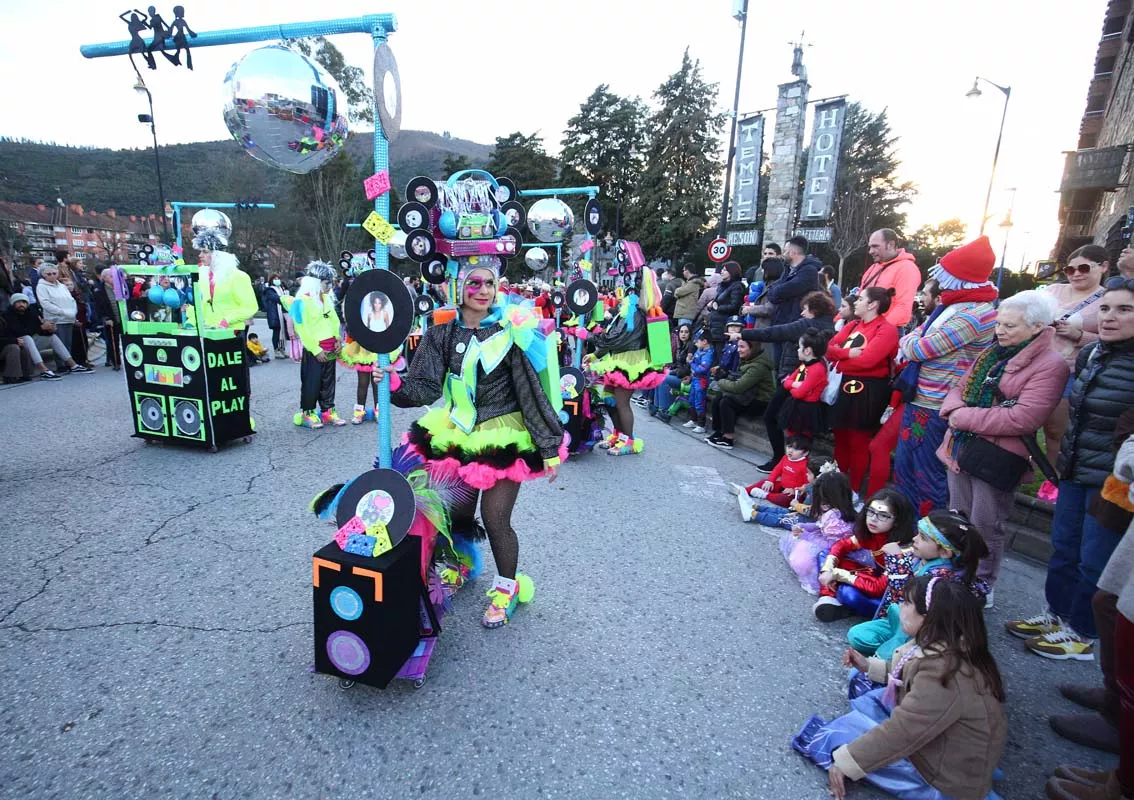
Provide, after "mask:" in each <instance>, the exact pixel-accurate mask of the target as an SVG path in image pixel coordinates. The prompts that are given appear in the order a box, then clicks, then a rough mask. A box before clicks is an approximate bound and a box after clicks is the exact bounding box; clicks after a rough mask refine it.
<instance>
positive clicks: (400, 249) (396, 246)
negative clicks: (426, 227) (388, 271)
mask: <svg viewBox="0 0 1134 800" xmlns="http://www.w3.org/2000/svg"><path fill="white" fill-rule="evenodd" d="M386 247H388V248H389V249H390V258H397V259H403V258H409V256H407V255H406V233H405V231H394V233H393V235H392V236H391V237H390V241H389V242H387V244H386Z"/></svg>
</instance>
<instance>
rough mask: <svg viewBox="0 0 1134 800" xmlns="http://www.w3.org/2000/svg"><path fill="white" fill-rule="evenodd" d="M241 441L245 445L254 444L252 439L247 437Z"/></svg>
mask: <svg viewBox="0 0 1134 800" xmlns="http://www.w3.org/2000/svg"><path fill="white" fill-rule="evenodd" d="M241 441H242V442H244V444H252V437H251V436H245V437H244V438H243V439H241Z"/></svg>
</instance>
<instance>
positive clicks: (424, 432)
mask: <svg viewBox="0 0 1134 800" xmlns="http://www.w3.org/2000/svg"><path fill="white" fill-rule="evenodd" d="M489 261H490V259H485V258H481V259H478V262H479V263H477V264H472V263H469V262H462V265H461V269H460V272H459V274H458V280H457V297H458V298H459V303H460V306H459V312H458V314H457V318H456V319H454V320H452V321H450V322H448V323H445V324H443V325H435V326H433V327H431V328H429V330H427V331H426V332H425V335H424V336H423V337H422V339H421V343H420V344H419V345H418V352H417V354H416V355H415V357H414V359H413V363H412V364H411V366H410V369H409V371H408V372H407V374H406V376H405V378H404V380H403V382H402V384H401V386H400V388H398V389H397V390H396V391H392V392H391V394H390V400H391V402H392V403H394V405H396V406H398V407H401V408H408V407H413V406H427V405H430V404H431V403H433V402H435V401H436V400H437V399H438V398H440V397H442V396H444V398H445V404H444V406H442V407H440V408H436V409H433V410H431V411H429V412H427V413H426V414H425V416H423V417H422V418H421V419H419V420H418V421H417V422H415V423H413V425H412V426H411V428H410V431H409V433H408V434H407V442H408V443H409V444H410V445H412V446H413V448H414V449H415V450H416V451H417V452H418V453H420V454H421V456H422V457H423V458H424V459H425V461H426V463H427V464H428V469H429V471H430V474H431V477H432V479H434V480H436V479H438V478H442V477H444V476H456V477H458V478H460V479H461V480H462V481H463V482H464V483H465V484H467V485H468V486H469V487H471V489H473V490H474V491H472V492H470V494H469V498H470V499H469V500H468V502H466V503H462V504H461V505H460V506H458V507H454V508H452V509H450V515H451V517H452V528H453V530H454V531H455V532H460V531H468V530H469V529H470V528H473V529H476V528H478V527H479V526H477V525H476V524H475V522H474V521H473V515H474V513H475V511H476V505H477V500H478V495H479V501H480V512H481V518H482V519H483V521H484V528H485V529H487V535H488V542H489V546H490V547H491V548H492V556H493V558H494V559H495V561H496V572H497V576H496V579H495V581H494V582H493V585H492V588H491V589H490V590H489V591H488V593H487V594H488V598H489V604H488V608H487V610H486V611H485V612H484V618H483V620H482V622H483V624H484V626H485V627H486V628H499V627H502V626H503V625H506V624H507V623H508V621H509V620H510V619H511V617H512V613H513V612H514V610H515V608H516V605H517V602H527V600H529V599H530V598H531V595H532V594H533V593H534V587H533V585H532V583H531V579H530V578H528V577H527V576H525V575H521V574H519V573H517V572H516V565H517V561H518V555H519V543H518V540H517V537H516V531H515V530H514V529H513V528H512V510H513V508H514V506H515V504H516V498H517V497H518V495H519V492H520V483H521V482H523V481H528V480H532V479H534V478H539V477H543V476H547V477H548V478H549V479H550V480H554V479H555V477H556V475H557V474H558V471H559V464H560V463H561V461H562V460H563V459H565V458H566V457H567V447H566V443H565V439H564V435H563V428H562V426H561V425H560V422H559V417H558V415H557V414H556V412H555V410H554V408H553V407H552V405H551V401H550V400H549V399H548V395H547V389H546V388H545V387H544V386H543V385H542V384H541V382H540V377H539V375H538V374H537V373H538V370H539V369H540V368H541V367H542V366H543V365H544V364H545V361H546V355H547V351H546V348H545V349H544V350H542V351H541V350H540V348H539V347H538V346H537V345H538V343H539V342H540V341H541V339H540V337H539V335H538V333H537V327H538V317H539V314H538V311H536V309H535V308H534V307H532V306H531V305H530V304H516V305H504V306H497V305H496V300H497V287H498V282H499V276H498V274H497V271H496V267H495V266H489V265H488V264H487V263H486V262H489ZM393 370H394V368H393V367H386V368H385V369H383V370H375V371H374V380H375V382H379V381H381V380H383V379H384V376H385V375H386V374H390V373H392V372H393ZM555 388H556V390H558V387H555ZM442 572H443V579H445V580H446V581H447V582H450V584H451V582H452V581H453V580H457V581H460V579H461V575H462V573H460V572H457V571H456V570H452V569H449V570H442ZM445 573H447V574H448V577H445Z"/></svg>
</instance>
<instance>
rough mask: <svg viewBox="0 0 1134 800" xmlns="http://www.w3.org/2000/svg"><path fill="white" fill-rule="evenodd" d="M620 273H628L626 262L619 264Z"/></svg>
mask: <svg viewBox="0 0 1134 800" xmlns="http://www.w3.org/2000/svg"><path fill="white" fill-rule="evenodd" d="M618 274H619V275H625V274H626V265H625V264H619V265H618Z"/></svg>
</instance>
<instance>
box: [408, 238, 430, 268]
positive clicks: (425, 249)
mask: <svg viewBox="0 0 1134 800" xmlns="http://www.w3.org/2000/svg"><path fill="white" fill-rule="evenodd" d="M406 255H407V256H409V257H410V258H411V259H413V260H414V261H416V262H417V263H419V264H424V263H425V262H426V261H428V260H429V259H431V258H432V257H433V256H435V255H437V241H436V240H435V239H434V238H433V234H432V233H430V232H429V231H421V230H418V231H414V232H413V233H411V234H409V235H408V236H406Z"/></svg>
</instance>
